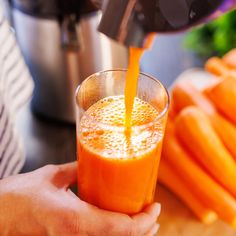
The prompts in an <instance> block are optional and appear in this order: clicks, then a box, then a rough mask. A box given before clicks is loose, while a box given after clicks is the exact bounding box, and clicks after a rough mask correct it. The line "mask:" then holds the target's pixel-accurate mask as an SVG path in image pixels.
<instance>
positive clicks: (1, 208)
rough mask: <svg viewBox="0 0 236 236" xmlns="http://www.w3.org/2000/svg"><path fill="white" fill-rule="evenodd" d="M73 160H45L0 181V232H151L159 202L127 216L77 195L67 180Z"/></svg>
mask: <svg viewBox="0 0 236 236" xmlns="http://www.w3.org/2000/svg"><path fill="white" fill-rule="evenodd" d="M76 177H77V167H76V163H70V164H64V165H58V166H56V165H48V166H45V167H43V168H40V169H38V170H36V171H33V172H30V173H26V174H20V175H16V176H12V177H9V178H6V179H3V180H1V181H0V235H4V236H5V235H6V236H16V235H17V236H21V235H24V236H27V235H30V236H47V235H50V236H60V235H62V236H76V235H78V236H153V235H155V233H156V232H157V230H158V225H157V224H156V218H157V217H158V215H159V213H160V206H159V204H156V203H155V204H153V205H151V206H149V207H148V208H147V209H145V210H144V211H143V212H142V213H139V214H137V215H134V216H132V217H130V216H128V215H125V214H120V213H114V212H109V211H105V210H101V209H99V208H97V207H95V206H92V205H90V204H88V203H86V202H84V201H82V200H80V199H79V198H78V197H77V196H76V195H75V194H74V193H73V192H72V191H71V190H70V189H69V186H70V185H71V184H73V183H74V182H75V181H76Z"/></svg>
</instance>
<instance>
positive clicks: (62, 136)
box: [17, 34, 236, 236]
mask: <svg viewBox="0 0 236 236" xmlns="http://www.w3.org/2000/svg"><path fill="white" fill-rule="evenodd" d="M182 37H183V36H182V35H181V34H180V35H176V36H174V38H169V37H166V36H162V37H160V38H158V39H157V40H156V42H155V45H154V48H153V51H150V52H148V53H146V55H145V56H144V60H143V61H142V70H143V71H145V72H148V73H149V74H152V75H154V76H156V77H158V78H159V79H160V80H161V81H162V82H163V83H164V84H165V85H166V86H169V85H170V84H171V83H172V82H173V80H174V78H176V76H177V75H178V74H179V73H180V72H182V71H183V70H184V69H187V68H189V67H192V66H196V65H201V64H202V62H201V60H196V59H194V57H193V56H192V54H190V53H187V52H185V51H184V50H182V46H181V44H180V42H181V39H182ZM157 44H158V45H159V46H158V45H157ZM156 55H157V56H156ZM158 55H159V56H158ZM154 56H155V58H154V59H153V57H154ZM180 58H181V60H180ZM17 125H18V128H19V131H20V133H21V134H22V136H23V141H24V143H25V147H26V163H25V165H24V168H23V170H22V172H28V171H31V170H34V169H37V168H39V167H41V166H43V165H45V164H48V163H50V164H59V163H65V162H70V161H73V160H76V155H75V150H76V143H75V126H74V125H69V124H62V123H57V122H55V121H50V120H47V119H43V118H39V117H37V116H35V115H33V114H32V112H31V111H30V106H29V104H28V105H27V106H25V107H24V108H23V109H22V110H21V111H20V112H19V115H18V117H17ZM156 200H157V201H159V202H161V204H162V213H161V217H160V218H159V220H158V221H159V222H160V224H161V228H160V231H159V234H158V235H160V236H236V231H235V230H233V229H231V228H230V227H229V226H227V225H225V224H224V223H222V222H216V223H215V224H213V225H211V226H204V225H203V224H201V223H200V222H199V221H198V220H197V219H196V218H195V217H194V216H193V214H192V213H191V212H190V210H189V209H188V208H187V207H186V206H185V205H184V204H183V203H182V202H180V201H179V200H178V199H177V198H176V197H175V196H174V195H173V194H172V193H170V192H169V191H168V190H167V189H165V188H164V187H162V186H158V188H157V192H156Z"/></svg>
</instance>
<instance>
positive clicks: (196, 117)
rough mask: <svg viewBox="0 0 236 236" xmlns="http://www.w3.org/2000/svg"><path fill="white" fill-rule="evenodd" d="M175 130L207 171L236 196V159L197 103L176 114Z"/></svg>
mask: <svg viewBox="0 0 236 236" xmlns="http://www.w3.org/2000/svg"><path fill="white" fill-rule="evenodd" d="M176 134H177V136H178V137H179V138H180V140H181V141H182V143H183V144H184V145H185V146H186V148H187V149H188V150H189V151H190V152H191V153H192V154H193V156H194V157H195V158H196V160H197V161H198V162H199V163H200V164H201V165H202V166H203V167H204V168H205V169H206V170H208V172H209V173H210V174H211V175H212V176H213V177H214V178H215V179H216V180H217V181H218V182H219V183H220V184H222V186H223V187H225V188H226V189H227V190H228V191H229V192H230V193H231V194H233V195H234V196H236V162H235V161H234V160H233V157H232V156H231V155H230V153H229V152H228V150H227V149H226V148H225V146H224V145H223V143H222V142H221V140H220V139H219V137H218V135H217V134H216V133H215V131H214V129H213V127H212V125H211V123H210V120H209V119H208V117H207V115H205V113H204V112H203V111H201V110H200V109H199V108H197V107H187V108H185V109H184V110H182V112H181V113H180V114H179V115H178V116H177V118H176Z"/></svg>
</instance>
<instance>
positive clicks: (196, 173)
mask: <svg viewBox="0 0 236 236" xmlns="http://www.w3.org/2000/svg"><path fill="white" fill-rule="evenodd" d="M163 160H164V161H166V162H168V163H169V166H170V167H171V170H172V171H174V172H176V173H177V174H178V175H179V177H180V178H181V179H182V182H183V183H184V184H185V185H186V187H187V188H188V189H189V191H190V192H191V193H192V194H194V195H195V197H197V199H198V200H199V201H200V202H201V203H202V204H203V205H204V206H206V207H208V208H209V209H212V210H213V211H215V212H216V213H217V214H218V216H219V217H220V218H222V219H223V220H225V221H226V222H228V223H230V224H231V225H234V226H236V201H235V199H234V198H233V197H232V196H231V195H230V194H229V193H228V192H227V191H226V190H225V189H224V188H223V187H221V186H220V185H219V184H218V183H217V182H216V181H215V180H213V179H212V177H210V176H209V175H208V174H207V173H206V172H205V171H204V170H203V169H202V168H201V167H200V166H199V165H198V164H197V163H196V162H195V161H194V160H193V159H192V158H191V156H190V155H189V153H187V152H186V151H185V150H184V148H183V147H182V146H181V144H180V143H179V141H178V139H177V137H176V135H175V127H174V124H173V122H172V121H170V120H169V121H168V124H167V128H166V134H165V138H164V142H163V152H162V159H161V162H162V161H163ZM173 180H175V178H172V181H173Z"/></svg>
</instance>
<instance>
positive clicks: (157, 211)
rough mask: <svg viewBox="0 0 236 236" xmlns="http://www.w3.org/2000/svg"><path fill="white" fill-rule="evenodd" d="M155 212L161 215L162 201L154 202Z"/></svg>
mask: <svg viewBox="0 0 236 236" xmlns="http://www.w3.org/2000/svg"><path fill="white" fill-rule="evenodd" d="M153 212H154V214H155V215H156V216H159V215H160V213H161V204H160V203H154V208H153Z"/></svg>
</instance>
